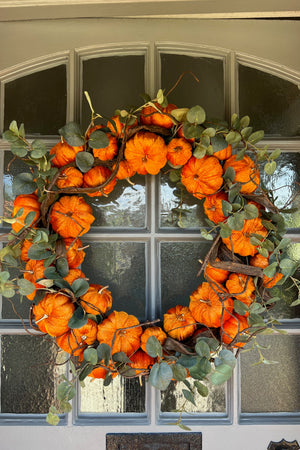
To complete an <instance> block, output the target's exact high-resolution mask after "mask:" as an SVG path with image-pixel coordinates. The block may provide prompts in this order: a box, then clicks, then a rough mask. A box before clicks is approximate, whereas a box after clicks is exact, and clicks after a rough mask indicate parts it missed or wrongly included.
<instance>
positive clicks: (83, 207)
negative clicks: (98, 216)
mask: <svg viewBox="0 0 300 450" xmlns="http://www.w3.org/2000/svg"><path fill="white" fill-rule="evenodd" d="M94 220H95V217H94V216H93V214H92V208H91V207H90V206H89V205H88V204H87V203H86V202H85V201H84V199H83V198H82V197H78V196H77V195H72V196H63V197H61V198H60V200H59V201H57V202H55V203H54V205H53V208H52V211H51V213H50V223H51V225H52V228H53V230H54V232H55V233H58V234H60V236H62V237H63V238H68V237H71V238H76V237H79V236H82V235H83V234H85V233H87V232H88V231H89V229H90V226H91V224H92V223H93V222H94Z"/></svg>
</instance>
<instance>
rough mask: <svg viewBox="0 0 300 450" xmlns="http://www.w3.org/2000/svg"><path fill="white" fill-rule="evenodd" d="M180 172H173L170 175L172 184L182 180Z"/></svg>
mask: <svg viewBox="0 0 300 450" xmlns="http://www.w3.org/2000/svg"><path fill="white" fill-rule="evenodd" d="M180 173H181V172H180V170H171V172H170V173H169V180H170V181H171V183H177V181H179V180H180Z"/></svg>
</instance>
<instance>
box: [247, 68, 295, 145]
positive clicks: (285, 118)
mask: <svg viewBox="0 0 300 450" xmlns="http://www.w3.org/2000/svg"><path fill="white" fill-rule="evenodd" d="M239 100H240V104H239V108H240V109H239V111H240V116H241V117H242V116H244V115H248V116H250V119H251V122H250V125H251V126H253V127H254V130H264V131H265V133H266V134H267V135H272V136H290V137H292V136H299V135H300V125H299V114H300V91H299V89H298V86H297V85H295V84H293V83H291V82H290V81H286V80H283V79H281V78H279V77H276V76H274V75H270V74H268V73H265V72H262V71H260V70H257V69H252V68H251V67H246V66H243V65H242V64H240V65H239Z"/></svg>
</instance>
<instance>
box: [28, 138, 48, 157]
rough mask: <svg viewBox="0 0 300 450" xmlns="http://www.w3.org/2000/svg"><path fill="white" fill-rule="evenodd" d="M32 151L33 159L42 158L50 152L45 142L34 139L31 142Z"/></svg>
mask: <svg viewBox="0 0 300 450" xmlns="http://www.w3.org/2000/svg"><path fill="white" fill-rule="evenodd" d="M31 147H32V151H31V152H30V156H31V158H33V159H40V158H43V156H45V155H46V153H47V152H48V150H47V147H46V145H45V144H44V142H42V141H39V140H37V139H36V140H34V141H33V142H32V144H31Z"/></svg>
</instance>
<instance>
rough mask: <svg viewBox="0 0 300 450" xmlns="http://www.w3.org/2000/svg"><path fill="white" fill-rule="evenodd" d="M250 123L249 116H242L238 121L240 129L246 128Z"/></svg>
mask: <svg viewBox="0 0 300 450" xmlns="http://www.w3.org/2000/svg"><path fill="white" fill-rule="evenodd" d="M249 123H250V117H249V116H243V117H242V118H241V119H240V127H241V128H247V127H248V126H249Z"/></svg>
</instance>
